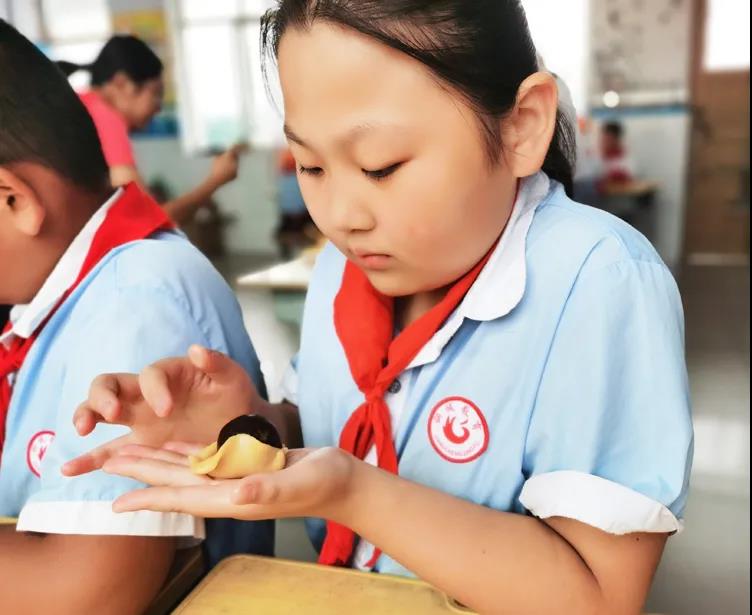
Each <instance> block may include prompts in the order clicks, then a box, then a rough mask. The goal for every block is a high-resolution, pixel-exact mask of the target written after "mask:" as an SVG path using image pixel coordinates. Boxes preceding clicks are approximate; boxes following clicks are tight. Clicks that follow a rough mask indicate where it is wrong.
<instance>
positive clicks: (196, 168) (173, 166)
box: [133, 138, 277, 253]
mask: <svg viewBox="0 0 752 615" xmlns="http://www.w3.org/2000/svg"><path fill="white" fill-rule="evenodd" d="M133 144H134V150H135V152H136V159H137V163H138V167H139V169H140V170H141V172H142V174H143V175H144V180H145V181H147V182H151V181H153V180H154V179H155V178H157V177H161V178H162V179H164V181H165V182H166V183H167V185H168V186H169V187H170V189H171V190H172V192H173V195H176V194H177V193H182V192H185V191H187V190H190V189H191V188H194V187H195V186H196V185H198V184H199V183H200V182H201V181H202V180H203V179H204V178H205V177H206V174H207V173H208V172H209V166H210V162H211V159H210V158H193V157H187V156H186V155H185V154H184V153H183V151H182V149H181V147H180V141H179V139H175V138H173V139H164V138H158V139H157V138H140V139H134V140H133ZM273 161H274V158H273V156H272V155H271V154H270V153H269V152H267V151H253V152H251V153H250V154H248V155H246V156H244V157H243V158H242V159H241V165H240V173H239V176H238V179H237V180H235V181H234V182H232V183H231V184H229V185H227V186H225V187H223V188H221V189H220V190H219V191H218V192H217V194H216V201H217V203H219V205H220V208H221V210H222V211H223V212H224V213H227V214H230V215H233V216H235V218H236V219H235V221H234V223H233V224H231V225H229V226H228V227H227V233H226V241H227V249H228V250H229V251H231V252H241V253H242V252H276V246H275V244H274V242H273V240H272V232H273V229H274V226H275V225H276V222H277V206H276V200H275V197H274V194H275V193H274V190H275V183H274V168H273Z"/></svg>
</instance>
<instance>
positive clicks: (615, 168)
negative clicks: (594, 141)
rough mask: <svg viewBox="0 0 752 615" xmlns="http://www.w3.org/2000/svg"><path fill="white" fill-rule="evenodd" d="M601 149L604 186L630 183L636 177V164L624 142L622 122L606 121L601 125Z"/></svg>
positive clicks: (602, 183) (602, 181)
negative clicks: (633, 162)
mask: <svg viewBox="0 0 752 615" xmlns="http://www.w3.org/2000/svg"><path fill="white" fill-rule="evenodd" d="M599 149H600V156H601V165H602V170H601V186H602V187H605V186H607V185H609V184H619V183H628V182H630V181H632V180H633V179H634V170H633V169H634V165H633V164H632V161H631V160H630V158H629V155H628V153H627V147H626V145H625V144H624V126H622V124H621V123H620V122H616V121H610V122H605V123H604V124H603V125H602V126H601V131H600V139H599Z"/></svg>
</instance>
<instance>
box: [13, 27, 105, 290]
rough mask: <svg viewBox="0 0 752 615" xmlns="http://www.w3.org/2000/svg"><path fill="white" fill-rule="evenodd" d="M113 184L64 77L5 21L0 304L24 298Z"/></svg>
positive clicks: (89, 122) (91, 128) (93, 133)
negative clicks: (110, 182)
mask: <svg viewBox="0 0 752 615" xmlns="http://www.w3.org/2000/svg"><path fill="white" fill-rule="evenodd" d="M108 190H110V186H109V171H108V168H107V164H106V163H105V160H104V156H103V154H102V148H101V146H100V144H99V138H98V136H97V132H96V129H95V128H94V124H93V123H92V120H91V118H90V117H89V115H88V113H87V111H86V109H85V108H84V106H83V105H82V104H81V102H80V101H79V99H78V97H77V96H76V94H75V93H74V92H73V90H72V89H71V87H70V85H69V84H68V81H67V80H66V78H65V76H64V75H63V74H62V73H61V72H60V71H59V70H58V69H57V68H56V67H55V65H54V64H53V63H52V62H51V61H50V60H48V59H47V58H46V57H45V56H44V54H43V53H42V52H40V51H39V50H38V49H37V48H36V47H35V46H34V45H33V44H32V43H31V42H29V41H28V40H27V39H26V38H24V37H23V36H22V35H21V34H19V33H18V31H16V30H15V29H14V28H13V27H11V26H10V25H8V23H6V22H5V21H3V20H1V19H0V304H2V303H6V304H8V303H10V304H14V303H25V302H27V301H29V300H30V299H31V298H33V296H34V294H35V293H36V292H37V291H38V290H39V287H40V286H41V284H42V283H43V282H44V279H45V278H46V276H47V275H48V274H49V273H50V271H51V270H52V268H53V267H54V266H55V263H56V262H57V261H58V260H59V258H60V256H61V255H62V254H63V252H64V251H65V249H66V248H67V246H68V245H69V243H70V242H71V241H72V239H73V238H74V237H75V235H76V234H77V233H78V231H79V230H80V229H81V227H82V226H83V224H84V223H85V222H86V220H87V219H88V218H89V217H90V216H91V214H92V213H93V211H94V208H95V206H96V205H97V204H99V203H101V201H102V198H103V197H104V196H105V195H106V194H107V192H108Z"/></svg>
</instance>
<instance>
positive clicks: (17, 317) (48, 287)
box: [0, 188, 123, 343]
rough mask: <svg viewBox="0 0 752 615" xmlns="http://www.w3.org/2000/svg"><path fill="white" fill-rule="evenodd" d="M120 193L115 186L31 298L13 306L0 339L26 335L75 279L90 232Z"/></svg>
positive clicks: (28, 334)
mask: <svg viewBox="0 0 752 615" xmlns="http://www.w3.org/2000/svg"><path fill="white" fill-rule="evenodd" d="M122 193H123V189H122V188H118V189H117V190H116V191H115V193H114V194H113V195H112V196H111V197H110V198H109V199H107V201H106V202H105V203H104V205H102V206H101V207H100V208H99V209H98V210H97V211H96V212H95V213H94V215H93V216H92V217H91V218H89V220H88V222H87V223H86V224H85V225H84V227H83V228H82V229H81V231H80V232H79V233H78V235H76V238H75V239H74V240H73V241H72V242H71V244H70V245H69V246H68V249H67V250H66V251H65V253H64V254H63V255H62V257H60V260H59V261H58V262H57V264H56V265H55V268H54V269H53V270H52V273H50V275H49V276H48V277H47V279H46V280H45V282H44V284H42V287H41V288H40V289H39V291H38V292H37V294H36V295H35V296H34V298H33V299H32V300H31V302H30V303H28V304H25V305H16V306H14V307H13V309H12V310H11V312H10V321H11V323H13V326H12V328H11V329H10V330H9V331H8V332H7V333H5V334H3V335H1V336H0V343H5V342H6V341H8V340H9V339H10V338H11V337H22V338H28V337H29V336H31V334H32V333H34V330H35V329H36V328H37V327H38V326H39V325H40V324H41V323H42V322H43V321H44V319H45V318H47V316H48V315H49V313H50V311H51V310H52V309H53V308H54V307H55V305H57V302H58V301H59V300H60V298H61V297H62V296H63V295H64V294H65V292H66V291H67V290H68V289H69V288H70V287H71V285H72V284H73V283H74V282H75V281H76V278H77V277H78V274H79V272H80V271H81V267H82V266H83V264H84V260H85V259H86V255H87V254H88V253H89V248H90V247H91V242H92V241H93V239H94V235H95V234H96V232H97V231H98V230H99V227H100V226H101V225H102V222H104V219H105V216H106V215H107V212H108V211H109V210H110V207H112V205H113V204H114V203H115V201H117V200H118V198H120V195H121V194H122Z"/></svg>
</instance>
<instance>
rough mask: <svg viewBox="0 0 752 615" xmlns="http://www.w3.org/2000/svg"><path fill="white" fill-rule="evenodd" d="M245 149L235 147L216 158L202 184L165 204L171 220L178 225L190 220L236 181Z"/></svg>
mask: <svg viewBox="0 0 752 615" xmlns="http://www.w3.org/2000/svg"><path fill="white" fill-rule="evenodd" d="M245 149H246V148H245V146H235V147H232V148H230V149H228V150H227V151H226V152H224V153H222V154H220V155H219V156H217V157H216V158H214V161H213V162H212V168H211V171H210V172H209V175H208V177H207V178H206V179H205V180H204V181H203V182H202V183H201V184H199V185H198V186H197V187H196V188H194V189H193V190H191V191H190V192H186V193H185V194H183V195H181V196H179V197H177V198H176V199H172V200H171V201H168V202H167V203H165V204H164V206H163V207H164V209H165V211H166V212H167V214H168V215H169V216H170V218H172V219H173V220H174V221H175V222H176V223H177V224H182V223H183V222H185V221H186V220H189V219H190V218H191V217H192V216H193V214H195V213H196V211H198V210H199V209H200V208H201V207H203V206H204V205H206V203H207V201H208V200H209V199H210V198H211V196H212V195H213V194H214V193H215V192H216V191H217V190H218V189H219V188H221V187H222V186H224V185H225V184H226V183H229V182H231V181H232V180H234V179H235V178H236V177H237V175H238V158H239V156H240V154H242V153H243V152H244V151H245Z"/></svg>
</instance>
